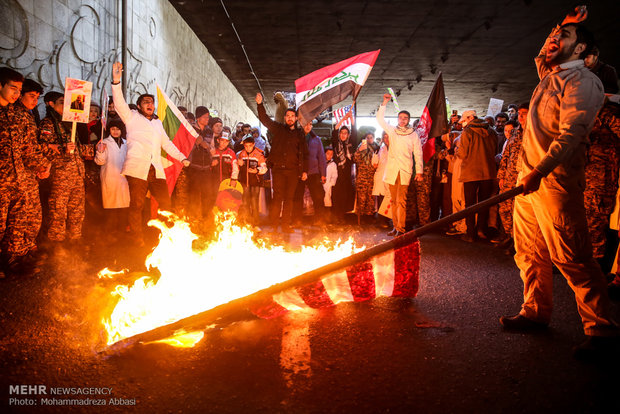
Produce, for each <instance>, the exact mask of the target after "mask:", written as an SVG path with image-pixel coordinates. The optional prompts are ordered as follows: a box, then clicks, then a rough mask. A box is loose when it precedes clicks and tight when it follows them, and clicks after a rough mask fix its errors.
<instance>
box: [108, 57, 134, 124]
mask: <svg viewBox="0 0 620 414" xmlns="http://www.w3.org/2000/svg"><path fill="white" fill-rule="evenodd" d="M122 73H123V64H122V63H120V62H115V63H114V65H112V98H113V99H114V108H115V109H116V113H117V114H118V116H120V117H121V119H122V120H123V122H124V123H125V124H127V123H128V122H129V118H130V117H131V109H129V105H127V102H126V101H125V97H124V96H123V87H122V85H121V74H122Z"/></svg>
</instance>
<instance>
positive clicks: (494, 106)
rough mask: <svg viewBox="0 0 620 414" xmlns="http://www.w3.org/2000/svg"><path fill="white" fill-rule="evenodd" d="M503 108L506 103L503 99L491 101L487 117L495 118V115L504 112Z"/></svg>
mask: <svg viewBox="0 0 620 414" xmlns="http://www.w3.org/2000/svg"><path fill="white" fill-rule="evenodd" d="M502 106H504V101H503V100H502V99H495V98H491V99H489V108H488V109H487V116H492V117H493V118H495V115H497V114H499V113H500V112H502Z"/></svg>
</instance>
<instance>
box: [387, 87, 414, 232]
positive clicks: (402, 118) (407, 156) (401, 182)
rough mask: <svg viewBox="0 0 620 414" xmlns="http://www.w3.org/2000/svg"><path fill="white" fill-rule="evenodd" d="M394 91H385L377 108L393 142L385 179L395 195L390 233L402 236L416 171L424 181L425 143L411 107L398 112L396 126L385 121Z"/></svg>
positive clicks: (389, 152)
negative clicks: (412, 123)
mask: <svg viewBox="0 0 620 414" xmlns="http://www.w3.org/2000/svg"><path fill="white" fill-rule="evenodd" d="M390 99H391V95H390V94H389V93H386V94H385V95H383V102H382V103H381V106H380V107H379V110H378V111H377V122H378V123H379V125H381V127H382V128H383V130H384V131H385V132H387V134H388V136H389V141H390V146H389V149H388V160H387V165H386V167H385V174H384V175H383V181H385V182H386V183H387V184H388V185H389V186H390V196H391V197H392V221H393V223H394V229H393V230H392V231H391V232H389V233H388V236H394V237H396V236H400V235H401V234H403V233H404V232H405V220H406V218H407V216H406V215H407V211H406V207H407V187H409V181H410V180H411V175H412V174H413V171H414V159H415V172H416V176H415V180H416V181H422V180H423V179H424V176H423V175H422V169H423V168H424V166H423V163H422V143H421V142H420V138H419V137H418V134H417V133H416V132H415V130H414V129H413V128H412V127H411V126H410V125H409V119H410V115H409V112H407V111H400V112H399V113H398V126H396V127H393V126H391V125H389V124H387V123H386V122H385V118H384V117H385V106H386V105H387V103H388V102H389V101H390Z"/></svg>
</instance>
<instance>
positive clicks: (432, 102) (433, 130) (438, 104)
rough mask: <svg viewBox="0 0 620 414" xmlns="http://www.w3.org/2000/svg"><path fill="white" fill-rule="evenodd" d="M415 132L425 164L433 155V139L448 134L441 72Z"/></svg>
mask: <svg viewBox="0 0 620 414" xmlns="http://www.w3.org/2000/svg"><path fill="white" fill-rule="evenodd" d="M416 132H417V133H418V136H419V137H420V140H421V141H422V155H423V158H424V162H425V163H427V162H428V161H429V160H430V159H431V157H432V156H433V154H435V138H437V137H440V136H442V135H443V134H445V133H447V132H448V111H447V109H446V93H445V91H444V88H443V77H442V74H441V72H439V76H437V80H436V81H435V85H434V86H433V90H432V91H431V95H430V96H429V97H428V101H427V102H426V106H425V107H424V111H422V116H420V122H419V123H418V127H417V129H416Z"/></svg>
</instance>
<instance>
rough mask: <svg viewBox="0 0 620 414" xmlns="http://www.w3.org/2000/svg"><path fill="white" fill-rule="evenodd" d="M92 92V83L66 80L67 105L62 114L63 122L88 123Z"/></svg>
mask: <svg viewBox="0 0 620 414" xmlns="http://www.w3.org/2000/svg"><path fill="white" fill-rule="evenodd" d="M92 92H93V83H92V82H88V81H84V80H81V79H73V78H65V105H64V107H63V112H62V120H63V121H69V122H82V123H88V115H89V112H90V98H91V95H92Z"/></svg>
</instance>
